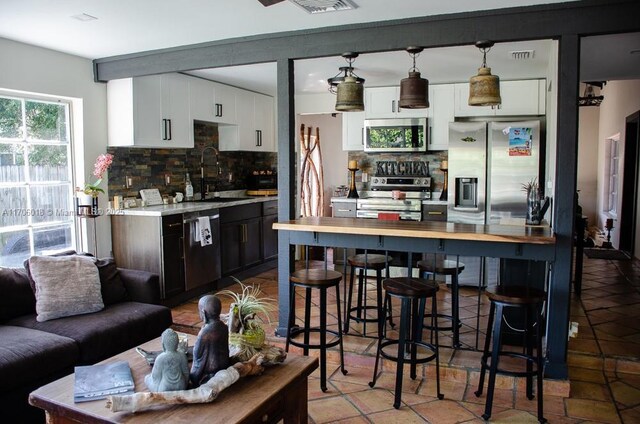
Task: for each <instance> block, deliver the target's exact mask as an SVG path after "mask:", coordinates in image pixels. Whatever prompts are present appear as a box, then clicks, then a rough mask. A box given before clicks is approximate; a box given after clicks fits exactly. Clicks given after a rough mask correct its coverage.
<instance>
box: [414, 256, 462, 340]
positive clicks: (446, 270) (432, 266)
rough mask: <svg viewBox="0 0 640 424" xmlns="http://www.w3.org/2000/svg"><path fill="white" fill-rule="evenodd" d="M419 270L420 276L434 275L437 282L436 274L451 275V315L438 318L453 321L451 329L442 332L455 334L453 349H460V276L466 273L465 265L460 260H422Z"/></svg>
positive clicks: (439, 315)
mask: <svg viewBox="0 0 640 424" xmlns="http://www.w3.org/2000/svg"><path fill="white" fill-rule="evenodd" d="M418 269H419V270H420V275H423V274H424V273H425V272H428V273H429V274H433V279H434V281H435V278H436V274H440V275H450V276H451V315H446V314H438V315H437V317H438V318H444V319H447V320H449V321H451V326H450V327H440V328H439V329H440V330H441V331H451V332H452V333H453V347H454V348H458V347H460V327H461V326H462V323H461V322H460V318H459V314H460V311H459V303H460V302H459V297H458V296H459V293H458V275H459V274H460V273H461V272H462V271H464V264H463V263H462V262H460V261H459V260H455V261H452V260H441V259H439V260H433V261H431V260H428V259H427V260H422V261H418ZM425 318H431V315H426V316H425ZM425 327H426V328H428V329H430V330H431V329H432V328H431V326H429V325H427V326H425Z"/></svg>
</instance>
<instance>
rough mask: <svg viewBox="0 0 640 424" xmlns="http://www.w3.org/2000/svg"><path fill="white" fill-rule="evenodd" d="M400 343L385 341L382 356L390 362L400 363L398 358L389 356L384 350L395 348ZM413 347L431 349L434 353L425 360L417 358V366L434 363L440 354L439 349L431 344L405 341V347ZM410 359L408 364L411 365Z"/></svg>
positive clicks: (381, 350)
mask: <svg viewBox="0 0 640 424" xmlns="http://www.w3.org/2000/svg"><path fill="white" fill-rule="evenodd" d="M398 343H400V342H399V341H398V340H385V341H383V342H382V343H380V356H382V357H383V358H385V359H389V360H390V361H394V362H398V357H397V356H394V355H391V354H388V353H386V352H385V351H384V348H385V347H387V346H393V345H398ZM412 345H416V346H421V347H423V348H425V349H429V350H430V351H432V352H433V354H431V355H429V356H426V357H424V358H416V361H415V362H416V363H417V364H424V363H425V362H430V361H433V360H434V359H436V355H437V354H438V350H437V348H436V347H435V346H434V345H432V344H431V343H427V342H413V341H409V340H406V341H405V347H411V346H412ZM409 361H410V360H409V359H407V363H409Z"/></svg>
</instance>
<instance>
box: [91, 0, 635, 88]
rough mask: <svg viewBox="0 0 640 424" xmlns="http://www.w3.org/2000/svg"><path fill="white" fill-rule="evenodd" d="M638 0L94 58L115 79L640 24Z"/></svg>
mask: <svg viewBox="0 0 640 424" xmlns="http://www.w3.org/2000/svg"><path fill="white" fill-rule="evenodd" d="M639 16H640V2H638V1H637V0H617V1H606V0H587V1H584V0H583V1H574V2H567V3H554V4H549V5H539V6H528V7H515V8H506V9H496V10H488V11H477V12H465V13H456V14H449V15H438V16H431V17H421V18H410V19H401V20H393V21H382V22H374V23H367V24H354V25H344V26H336V27H326V28H320V29H310V30H301V31H291V32H284V33H276V34H264V35H259V36H251V37H242V38H234V39H228V40H222V41H215V42H209V43H202V44H193V45H188V46H181V47H174V48H169V49H162V50H154V51H148V52H141V53H134V54H129V55H123V56H114V57H108V58H101V59H96V60H94V78H95V80H96V81H99V82H106V81H109V80H111V79H117V78H126V77H133V76H141V75H151V74H160V73H167V72H180V71H190V70H194V69H206V68H216V67H223V66H237V65H247V64H252V63H264V62H274V61H276V60H284V59H307V58H315V57H325V56H339V55H340V54H341V53H343V52H345V51H357V52H360V53H374V52H383V51H394V50H404V49H405V48H406V47H407V46H408V45H419V46H423V47H425V48H430V47H448V46H456V45H469V44H474V43H475V42H476V41H477V40H480V39H483V40H486V39H489V40H493V41H496V42H509V41H524V40H535V39H550V38H558V37H559V36H560V35H562V34H578V35H580V36H584V35H600V34H608V33H620V32H635V31H640V18H639Z"/></svg>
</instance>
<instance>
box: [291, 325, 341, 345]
mask: <svg viewBox="0 0 640 424" xmlns="http://www.w3.org/2000/svg"><path fill="white" fill-rule="evenodd" d="M307 331H308V332H309V333H320V332H321V331H322V330H321V329H320V328H318V327H311V328H308V329H305V328H292V329H291V331H290V332H289V344H292V345H294V346H297V347H302V348H307V349H322V347H323V346H321V345H319V344H306V343H304V342H298V341H296V340H293V337H295V336H297V335H298V334H304V333H305V332H307ZM325 331H326V333H327V334H331V335H332V336H334V337H337V338H338V339H337V340H334V341H332V342H327V343H326V344H325V345H324V347H333V346H337V345H339V344H340V342H341V334H340V332H338V331H335V330H325Z"/></svg>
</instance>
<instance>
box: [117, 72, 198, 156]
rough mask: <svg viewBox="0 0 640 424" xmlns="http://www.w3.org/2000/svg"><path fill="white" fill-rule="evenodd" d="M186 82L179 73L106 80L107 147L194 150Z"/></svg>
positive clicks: (185, 78) (187, 84)
mask: <svg viewBox="0 0 640 424" xmlns="http://www.w3.org/2000/svg"><path fill="white" fill-rule="evenodd" d="M188 82H189V80H188V78H187V77H185V76H182V75H178V74H164V75H152V76H146V77H135V78H124V79H120V80H113V81H109V83H108V85H107V113H108V124H107V125H108V131H109V134H108V139H109V145H110V146H140V147H162V148H173V147H193V128H192V127H193V125H192V121H191V119H190V117H189V109H190V102H189V83H188Z"/></svg>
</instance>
